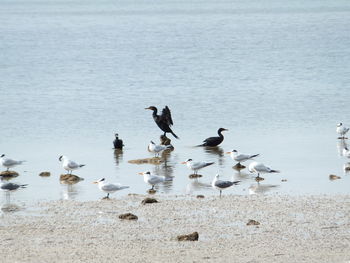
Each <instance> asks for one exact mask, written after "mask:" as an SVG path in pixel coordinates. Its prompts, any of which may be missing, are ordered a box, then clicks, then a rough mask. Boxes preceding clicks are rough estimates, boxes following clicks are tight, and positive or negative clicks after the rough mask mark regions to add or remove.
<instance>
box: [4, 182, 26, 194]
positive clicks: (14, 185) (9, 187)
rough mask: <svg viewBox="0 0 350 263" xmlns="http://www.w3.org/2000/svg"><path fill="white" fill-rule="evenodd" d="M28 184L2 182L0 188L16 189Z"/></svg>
mask: <svg viewBox="0 0 350 263" xmlns="http://www.w3.org/2000/svg"><path fill="white" fill-rule="evenodd" d="M26 186H27V184H15V183H1V186H0V189H1V190H3V191H6V192H10V191H11V192H12V191H16V190H17V189H19V188H26Z"/></svg>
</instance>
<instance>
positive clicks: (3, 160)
mask: <svg viewBox="0 0 350 263" xmlns="http://www.w3.org/2000/svg"><path fill="white" fill-rule="evenodd" d="M0 160H1V165H2V166H4V167H6V168H7V170H6V171H8V170H9V169H10V168H11V167H14V166H16V165H19V164H22V163H23V162H25V161H16V160H12V159H10V158H6V157H5V154H2V155H1V156H0Z"/></svg>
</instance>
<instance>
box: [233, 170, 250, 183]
mask: <svg viewBox="0 0 350 263" xmlns="http://www.w3.org/2000/svg"><path fill="white" fill-rule="evenodd" d="M252 178H253V177H252V174H250V173H246V172H240V171H239V172H237V173H235V174H234V175H233V176H232V181H247V180H251V179H252Z"/></svg>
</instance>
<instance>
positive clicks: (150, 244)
mask: <svg viewBox="0 0 350 263" xmlns="http://www.w3.org/2000/svg"><path fill="white" fill-rule="evenodd" d="M145 197H146V196H142V195H129V196H125V197H123V198H122V199H113V198H112V199H111V200H98V201H94V202H77V201H54V202H49V203H40V204H38V205H37V206H35V207H34V206H33V207H29V208H26V209H25V210H23V211H19V212H14V213H2V215H1V220H0V222H1V226H0V244H1V245H0V246H1V250H0V251H1V262H117V260H118V262H349V260H350V250H349V247H350V230H349V229H350V228H349V226H350V221H349V217H350V205H349V203H350V196H348V195H338V196H301V197H291V196H280V195H266V196H259V195H250V196H235V195H224V196H223V197H222V198H221V199H220V198H218V197H217V196H211V197H205V198H204V199H197V198H196V197H187V196H171V197H168V196H157V195H155V196H153V197H155V198H156V199H157V200H158V201H159V202H158V203H153V204H146V205H142V204H141V201H142V200H143V199H144V198H145ZM128 212H130V213H133V214H135V215H137V216H138V220H137V221H130V220H121V219H119V218H118V216H119V215H120V214H123V213H128ZM250 219H253V220H256V221H258V222H259V223H260V225H247V222H248V221H249V220H250ZM194 231H197V232H198V233H199V240H198V241H182V242H180V241H177V236H178V235H181V234H189V233H192V232H194Z"/></svg>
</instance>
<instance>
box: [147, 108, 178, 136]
mask: <svg viewBox="0 0 350 263" xmlns="http://www.w3.org/2000/svg"><path fill="white" fill-rule="evenodd" d="M145 110H152V111H153V113H152V116H153V119H154V121H155V122H156V124H157V125H158V127H159V128H160V129H161V130H162V131H163V132H164V136H166V134H167V133H168V132H169V133H171V134H172V135H173V136H174V137H175V138H176V139H179V137H178V136H177V135H176V134H175V133H174V132H173V131H172V130H171V128H170V126H172V125H173V120H172V118H171V112H170V109H169V108H168V106H165V108H164V109H163V110H162V114H161V115H158V114H157V113H158V109H157V108H156V107H154V106H150V107H148V108H145Z"/></svg>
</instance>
